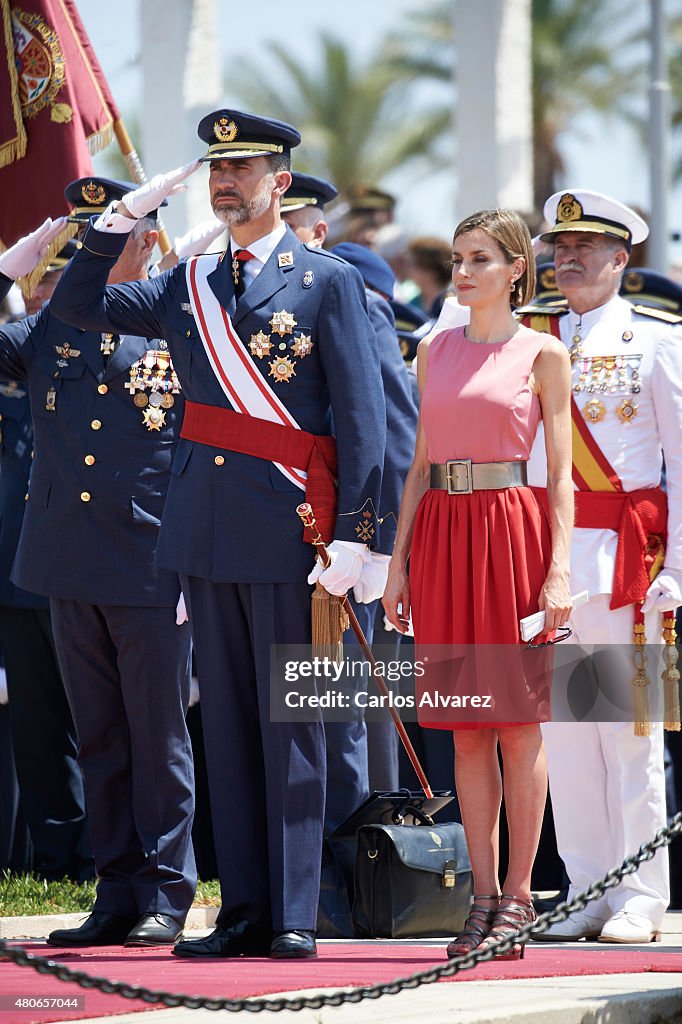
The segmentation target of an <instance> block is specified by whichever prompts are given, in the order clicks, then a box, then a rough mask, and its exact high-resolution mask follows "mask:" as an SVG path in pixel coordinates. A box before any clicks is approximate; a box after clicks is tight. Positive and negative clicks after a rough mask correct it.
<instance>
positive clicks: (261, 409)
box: [187, 253, 307, 491]
mask: <svg viewBox="0 0 682 1024" xmlns="http://www.w3.org/2000/svg"><path fill="white" fill-rule="evenodd" d="M218 259H219V256H216V255H214V254H213V253H210V254H208V255H205V256H193V257H192V258H191V259H189V260H188V261H187V290H188V292H189V300H190V303H191V305H192V312H193V313H194V317H195V320H196V323H197V326H198V328H199V334H200V335H201V341H202V343H203V346H204V351H205V352H206V355H207V357H208V361H209V363H210V364H211V368H212V370H213V372H214V374H215V376H216V379H217V381H218V383H219V384H220V387H221V388H222V390H223V392H224V393H225V396H226V398H227V400H228V402H229V403H230V405H231V406H232V408H233V409H234V411H235V412H240V413H244V414H245V415H247V416H255V417H256V418H257V419H261V420H269V421H270V422H271V423H280V424H283V425H284V426H286V427H294V428H295V429H296V430H300V429H301V428H300V426H299V424H298V423H297V422H296V420H295V419H294V417H293V416H292V415H291V413H290V412H289V410H288V409H287V408H286V406H285V405H284V404H283V403H282V402H281V401H280V399H279V398H278V397H277V395H276V394H275V393H274V391H273V389H272V388H271V387H270V386H269V385H268V383H267V381H266V380H265V379H264V378H263V376H262V374H261V373H260V372H259V370H258V368H257V367H256V366H255V365H254V362H253V360H252V358H251V356H250V354H249V353H248V352H247V350H246V346H245V345H244V343H243V341H242V340H241V338H240V337H239V335H238V334H237V332H236V331H235V329H234V326H233V324H232V321H231V319H230V316H229V314H228V312H227V310H225V309H223V307H222V306H221V305H220V303H219V302H218V300H217V298H216V297H215V295H214V294H213V292H212V291H211V287H210V285H209V283H208V280H207V278H208V275H209V274H211V273H212V272H213V271H214V270H215V269H216V267H217V265H218ZM273 465H274V466H276V467H277V469H278V470H279V471H280V473H282V474H283V475H284V476H285V477H286V478H287V480H289V481H290V482H291V483H292V484H295V485H296V486H297V487H300V489H301V490H302V491H305V487H306V479H307V473H305V472H304V470H302V469H297V468H295V467H294V466H283V465H280V463H279V462H273Z"/></svg>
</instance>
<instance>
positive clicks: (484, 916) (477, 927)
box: [447, 895, 500, 958]
mask: <svg viewBox="0 0 682 1024" xmlns="http://www.w3.org/2000/svg"><path fill="white" fill-rule="evenodd" d="M482 900H490V902H491V904H492V906H490V907H486V906H484V905H483V903H482V902H481V901H482ZM499 904H500V897H499V896H498V895H495V896H474V902H473V903H472V904H471V910H470V911H469V914H468V916H467V919H466V921H465V922H464V927H463V928H462V930H461V932H459V934H458V935H456V936H455V937H454V939H453V940H452V942H450V943H449V944H448V947H447V954H448V956H449V957H451V958H452V957H456V956H464V955H465V954H466V953H471V952H472V951H473V950H474V949H477V948H478V947H479V946H480V944H481V942H483V940H484V939H485V937H486V936H487V935H488V933H489V931H490V929H491V928H492V924H493V921H494V920H495V915H496V914H497V911H498V907H499Z"/></svg>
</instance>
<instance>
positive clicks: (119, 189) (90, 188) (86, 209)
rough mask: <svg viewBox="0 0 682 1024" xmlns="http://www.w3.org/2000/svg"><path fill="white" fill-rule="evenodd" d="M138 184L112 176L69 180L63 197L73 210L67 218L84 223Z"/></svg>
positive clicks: (165, 201) (164, 204)
mask: <svg viewBox="0 0 682 1024" xmlns="http://www.w3.org/2000/svg"><path fill="white" fill-rule="evenodd" d="M136 188H139V185H136V184H135V182H134V181H116V180H115V179H113V178H95V177H94V176H92V177H89V178H77V179H76V181H72V182H70V183H69V184H68V185H67V186H66V188H65V189H64V198H65V199H66V201H67V203H71V205H72V206H73V210H72V211H71V214H70V216H69V220H70V221H73V222H76V223H78V224H86V223H87V222H88V221H89V220H90V218H91V217H92V216H93V214H94V215H95V216H98V215H99V214H100V213H104V211H105V210H106V208H107V206H108V205H109V203H113V202H115V201H116V200H118V199H123V196H125V195H127V193H128V192H134V191H135V189H136ZM161 206H168V201H167V200H166V199H164V200H163V202H162V203H161ZM148 216H149V217H156V210H154V211H153V212H152V213H150V214H148Z"/></svg>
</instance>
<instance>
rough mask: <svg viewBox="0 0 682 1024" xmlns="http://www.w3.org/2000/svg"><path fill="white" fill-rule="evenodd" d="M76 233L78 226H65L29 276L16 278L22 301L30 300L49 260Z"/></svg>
mask: <svg viewBox="0 0 682 1024" xmlns="http://www.w3.org/2000/svg"><path fill="white" fill-rule="evenodd" d="M77 231H78V224H67V225H66V227H65V228H64V229H63V231H60V232H59V234H58V235H57V236H56V237H55V238H53V240H52V241H51V242H50V244H49V246H48V249H47V252H46V253H45V255H44V256H43V257H42V259H41V260H40V262H39V263H38V264H37V265H36V266H35V267H34V268H33V270H32V271H31V272H30V274H25V275H24V277H18V278H17V284H18V285H19V287H20V288H21V294H22V295H23V296H24V299H30V298H31V296H32V295H33V293H34V291H35V290H36V288H37V287H38V284H39V282H40V279H41V278H42V277H43V275H44V274H45V271H46V270H47V268H48V265H49V263H50V262H51V260H52V259H53V258H54V257H55V256H56V255H57V253H58V252H59V251H60V250H61V249H63V248H64V246H65V245H66V243H67V242H68V241H69V239H70V238H73V236H74V235H75V234H76V233H77Z"/></svg>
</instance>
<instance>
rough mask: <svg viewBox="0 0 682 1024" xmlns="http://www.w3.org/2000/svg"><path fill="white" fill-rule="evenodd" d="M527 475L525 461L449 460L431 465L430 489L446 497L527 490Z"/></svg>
mask: <svg viewBox="0 0 682 1024" xmlns="http://www.w3.org/2000/svg"><path fill="white" fill-rule="evenodd" d="M527 484H528V473H527V472H526V463H525V462H472V461H471V459H449V460H448V462H440V463H431V484H430V486H431V489H432V490H438V491H447V492H448V494H471V492H472V491H492V490H498V489H500V488H502V487H526V485H527Z"/></svg>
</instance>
